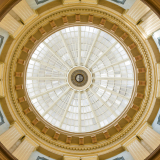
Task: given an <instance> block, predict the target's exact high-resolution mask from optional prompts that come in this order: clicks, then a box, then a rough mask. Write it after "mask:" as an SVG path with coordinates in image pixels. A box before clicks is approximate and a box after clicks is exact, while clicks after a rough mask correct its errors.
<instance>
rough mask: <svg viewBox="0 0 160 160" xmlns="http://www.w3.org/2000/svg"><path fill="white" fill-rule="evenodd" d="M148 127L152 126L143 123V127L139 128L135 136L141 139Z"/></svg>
mask: <svg viewBox="0 0 160 160" xmlns="http://www.w3.org/2000/svg"><path fill="white" fill-rule="evenodd" d="M148 127H150V128H152V126H151V125H150V124H149V123H148V122H145V123H144V124H143V126H142V127H141V129H140V130H139V131H138V132H137V134H136V135H137V136H139V137H141V135H142V134H143V133H144V132H145V130H146V129H147V128H148Z"/></svg>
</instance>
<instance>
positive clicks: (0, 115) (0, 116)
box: [0, 111, 5, 126]
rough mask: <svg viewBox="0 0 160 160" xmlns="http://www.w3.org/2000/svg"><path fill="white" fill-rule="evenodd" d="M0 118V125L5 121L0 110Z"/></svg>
mask: <svg viewBox="0 0 160 160" xmlns="http://www.w3.org/2000/svg"><path fill="white" fill-rule="evenodd" d="M0 119H1V120H2V122H0V126H1V125H2V124H4V123H5V122H4V118H3V115H2V112H1V111H0Z"/></svg>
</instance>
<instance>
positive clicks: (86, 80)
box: [26, 26, 134, 132]
mask: <svg viewBox="0 0 160 160" xmlns="http://www.w3.org/2000/svg"><path fill="white" fill-rule="evenodd" d="M133 86H134V74H133V68H132V64H131V61H130V59H129V56H128V55H127V53H126V51H125V50H124V48H123V47H122V46H121V44H120V43H118V42H117V40H116V39H115V38H113V37H112V36H111V35H109V34H108V33H106V32H104V31H102V30H100V29H96V28H94V27H89V26H75V27H69V28H65V29H62V30H60V31H58V32H56V33H54V34H52V35H51V36H49V37H48V38H46V39H45V40H44V41H43V42H42V43H41V44H39V46H38V47H37V48H36V49H35V51H34V53H33V55H32V57H31V59H30V61H29V64H28V69H27V75H26V87H27V91H28V95H29V97H30V99H31V102H32V104H33V106H34V107H35V108H36V110H37V111H38V112H39V113H40V115H41V116H42V117H43V118H44V119H46V120H47V121H48V122H50V123H51V124H52V125H54V126H56V127H59V128H61V129H63V130H67V131H70V132H89V131H94V130H97V129H99V128H102V127H104V126H106V125H108V124H109V123H111V122H112V121H113V120H115V119H116V118H117V117H118V116H119V115H120V114H121V113H122V111H123V110H124V109H125V108H126V106H127V105H128V103H129V101H130V98H131V95H132V90H133Z"/></svg>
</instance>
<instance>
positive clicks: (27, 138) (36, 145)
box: [23, 135, 39, 150]
mask: <svg viewBox="0 0 160 160" xmlns="http://www.w3.org/2000/svg"><path fill="white" fill-rule="evenodd" d="M25 140H26V141H28V142H29V143H30V144H31V145H32V146H34V147H35V150H36V149H37V148H38V147H39V144H37V143H36V142H35V141H33V140H32V139H31V138H30V137H29V136H27V135H26V136H25V138H24V140H23V141H25Z"/></svg>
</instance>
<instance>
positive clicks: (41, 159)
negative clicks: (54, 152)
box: [36, 156, 48, 160]
mask: <svg viewBox="0 0 160 160" xmlns="http://www.w3.org/2000/svg"><path fill="white" fill-rule="evenodd" d="M36 160H48V159H46V158H44V157H39V156H38V157H37V159H36Z"/></svg>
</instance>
